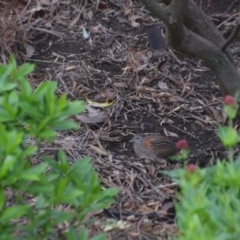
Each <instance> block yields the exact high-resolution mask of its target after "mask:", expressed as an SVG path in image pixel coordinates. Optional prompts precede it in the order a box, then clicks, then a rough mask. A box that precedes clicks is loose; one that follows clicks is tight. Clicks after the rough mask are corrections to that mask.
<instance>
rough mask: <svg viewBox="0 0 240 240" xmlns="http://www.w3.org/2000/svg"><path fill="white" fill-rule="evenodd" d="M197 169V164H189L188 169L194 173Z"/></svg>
mask: <svg viewBox="0 0 240 240" xmlns="http://www.w3.org/2000/svg"><path fill="white" fill-rule="evenodd" d="M196 169H197V166H196V165H195V164H189V165H188V167H187V171H188V172H190V173H194V172H195V171H196Z"/></svg>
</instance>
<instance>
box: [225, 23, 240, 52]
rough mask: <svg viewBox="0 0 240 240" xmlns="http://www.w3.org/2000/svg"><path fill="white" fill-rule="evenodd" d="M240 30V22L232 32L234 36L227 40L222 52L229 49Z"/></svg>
mask: <svg viewBox="0 0 240 240" xmlns="http://www.w3.org/2000/svg"><path fill="white" fill-rule="evenodd" d="M239 30H240V21H239V22H238V24H237V25H236V26H235V28H234V30H233V31H232V34H231V35H230V37H229V38H228V39H227V41H226V42H225V43H224V44H223V46H222V47H221V49H222V51H223V52H224V51H225V50H226V48H227V47H228V45H229V44H230V43H231V42H232V41H233V40H234V38H235V37H236V35H237V34H238V32H239Z"/></svg>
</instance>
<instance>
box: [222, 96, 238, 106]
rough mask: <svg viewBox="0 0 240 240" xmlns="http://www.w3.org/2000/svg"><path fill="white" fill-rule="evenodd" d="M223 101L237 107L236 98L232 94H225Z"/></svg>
mask: <svg viewBox="0 0 240 240" xmlns="http://www.w3.org/2000/svg"><path fill="white" fill-rule="evenodd" d="M223 103H224V104H226V105H231V106H232V107H235V106H236V102H235V99H234V97H233V96H231V95H227V96H225V98H224V100H223Z"/></svg>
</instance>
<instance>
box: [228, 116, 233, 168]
mask: <svg viewBox="0 0 240 240" xmlns="http://www.w3.org/2000/svg"><path fill="white" fill-rule="evenodd" d="M228 125H229V127H231V128H233V120H232V119H229V122H228ZM228 157H229V161H230V162H231V163H232V162H233V148H232V147H229V148H228Z"/></svg>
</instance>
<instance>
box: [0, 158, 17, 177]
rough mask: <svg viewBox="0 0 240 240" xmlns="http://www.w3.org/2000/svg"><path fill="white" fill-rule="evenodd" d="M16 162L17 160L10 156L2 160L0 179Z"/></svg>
mask: <svg viewBox="0 0 240 240" xmlns="http://www.w3.org/2000/svg"><path fill="white" fill-rule="evenodd" d="M16 160H17V159H16V157H15V156H11V155H8V156H7V157H6V158H5V159H4V160H3V164H2V166H1V168H0V179H2V178H4V177H5V176H6V175H7V174H8V171H9V169H10V168H12V166H13V164H14V163H15V162H16Z"/></svg>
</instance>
